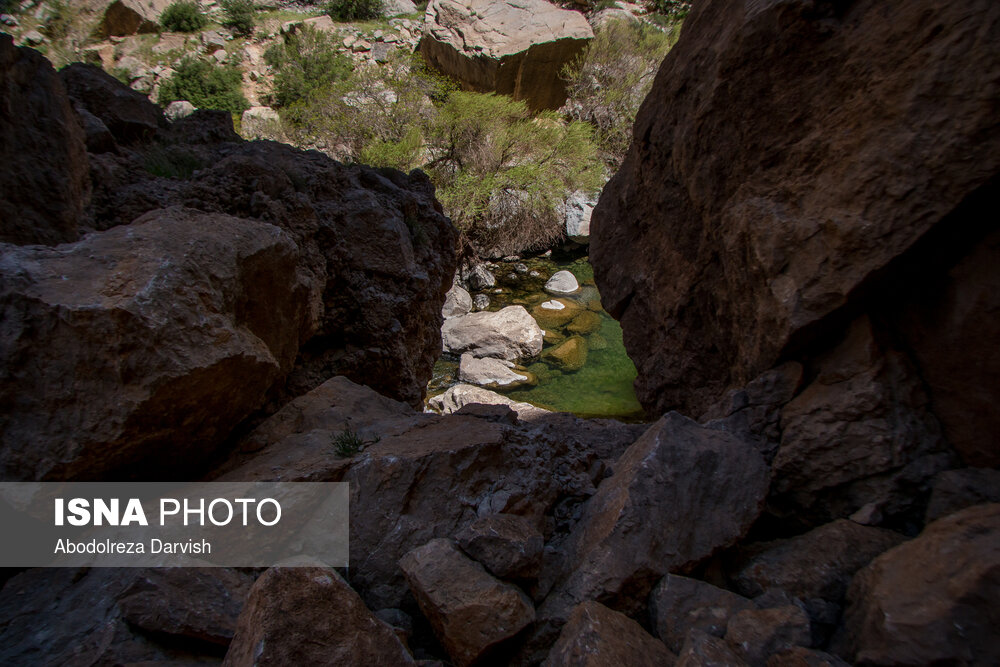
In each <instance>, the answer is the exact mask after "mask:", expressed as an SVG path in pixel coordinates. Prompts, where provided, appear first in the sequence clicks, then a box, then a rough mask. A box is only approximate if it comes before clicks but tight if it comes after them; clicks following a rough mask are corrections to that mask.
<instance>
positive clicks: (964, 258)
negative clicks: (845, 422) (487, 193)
mask: <svg viewBox="0 0 1000 667" xmlns="http://www.w3.org/2000/svg"><path fill="white" fill-rule="evenodd" d="M998 41H1000V6H998V5H997V4H996V3H994V2H990V1H989V0H976V1H972V2H964V3H950V2H942V1H938V0H921V1H920V2H908V3H905V4H904V5H898V6H892V7H890V6H888V5H886V4H885V3H878V2H873V1H858V2H804V1H803V2H798V1H796V2H757V3H743V2H735V1H732V2H725V1H718V2H706V3H697V6H696V7H695V9H694V11H693V12H692V13H691V15H690V17H689V18H688V20H687V21H686V22H685V24H684V29H683V34H682V37H681V39H680V41H679V43H678V44H677V46H676V47H675V48H674V49H673V51H672V52H671V53H670V54H669V55H668V56H667V58H666V59H665V60H664V62H663V64H662V67H661V69H660V71H659V73H658V75H657V78H656V82H655V85H654V86H653V89H652V92H651V93H650V95H649V96H648V98H647V99H646V101H645V102H644V104H643V106H642V108H641V110H640V112H639V116H638V119H637V121H636V125H635V128H634V135H633V142H632V146H631V148H630V151H629V153H628V157H627V159H626V160H625V163H624V165H623V167H622V169H621V170H620V171H619V173H618V174H617V175H616V176H615V177H614V178H613V179H612V181H611V182H610V184H609V185H608V187H607V188H606V189H605V190H604V193H603V196H602V197H601V200H600V203H599V205H598V207H597V209H596V210H595V212H594V216H593V222H592V235H593V236H592V239H593V241H592V246H591V248H592V254H591V259H592V261H593V263H594V266H595V274H596V278H597V283H598V286H599V287H600V289H601V294H602V297H603V301H604V305H605V307H606V308H607V310H608V311H609V312H610V313H612V314H613V315H614V316H615V317H617V318H618V319H620V320H621V323H622V326H623V328H624V331H625V343H626V346H627V348H628V351H629V354H630V356H631V357H632V358H633V360H634V361H635V362H636V365H637V366H638V368H639V379H638V381H637V383H636V388H637V392H638V395H639V399H640V401H641V402H642V403H643V405H644V406H645V407H646V408H647V409H648V410H649V411H650V412H651V413H654V414H662V413H663V412H664V411H665V410H668V409H673V408H676V409H680V410H682V411H683V412H685V413H686V414H691V415H702V414H704V413H705V412H706V411H707V410H708V408H709V406H710V405H712V404H713V403H714V402H715V401H716V400H717V399H718V398H719V397H720V396H721V395H722V394H724V393H725V391H726V390H729V389H732V388H734V387H738V386H741V385H744V384H746V383H747V382H749V381H750V380H752V379H753V378H754V377H756V376H757V375H759V374H760V373H762V372H764V371H766V370H767V369H769V368H771V367H773V366H775V365H776V364H778V363H780V362H783V361H789V360H794V361H798V362H802V363H804V364H805V366H806V368H805V375H804V383H806V384H809V383H812V384H815V383H816V382H819V383H821V384H825V386H831V382H834V381H838V382H839V381H841V380H843V379H844V378H843V377H841V378H830V377H829V372H830V371H824V370H823V366H824V362H823V361H822V357H823V355H826V354H828V353H829V352H830V351H831V350H833V349H835V348H836V347H837V346H838V345H840V344H841V342H842V341H844V340H845V338H846V337H848V333H847V332H848V331H849V330H850V329H851V327H855V326H866V327H870V328H871V337H872V339H873V341H874V344H876V345H877V347H878V348H879V350H880V352H878V353H876V355H875V356H876V357H878V358H875V357H872V358H871V359H870V364H869V365H871V364H882V363H885V360H888V359H897V360H898V363H896V362H892V363H894V364H896V365H897V366H898V367H899V373H902V374H904V375H906V376H907V377H909V378H910V379H909V380H900V381H901V382H902V383H903V384H902V385H900V384H899V382H895V384H896V386H897V388H899V387H902V386H903V385H905V386H906V387H907V389H906V390H905V395H903V393H901V392H902V390H901V389H900V392H897V395H895V396H893V397H891V398H888V399H887V402H886V405H887V406H891V408H890V407H887V408H886V409H892V410H897V408H898V407H899V406H903V407H904V409H905V410H906V411H908V412H911V413H913V414H914V415H915V416H914V417H913V418H914V419H915V420H916V421H926V420H925V419H924V417H923V416H921V415H923V413H924V412H928V411H929V412H930V413H931V414H932V415H933V418H934V419H936V420H937V421H938V422H940V426H941V429H942V431H943V434H944V437H945V439H946V440H947V441H948V442H949V443H950V444H951V445H952V446H954V447H955V448H956V449H957V450H958V452H959V453H960V454H961V456H962V457H963V459H964V460H965V461H966V462H967V463H969V464H978V465H996V464H997V463H1000V422H998V418H997V411H996V410H995V405H996V404H997V400H998V399H1000V383H998V382H997V377H1000V353H998V352H997V347H996V345H995V344H994V341H995V336H996V333H997V327H998V322H1000V302H998V296H997V295H998V292H997V290H996V289H995V286H996V285H997V284H998V281H1000V277H998V272H997V265H998V264H997V237H996V229H997V226H998V222H1000V220H998V218H997V216H996V213H995V211H996V206H997V193H998V189H997V186H998V178H1000V150H998V149H1000V128H998V126H997V122H996V119H997V114H998V110H1000V77H998V75H1000V50H998V49H997V48H996V44H997V43H998ZM860 319H864V320H865V324H863V325H857V324H852V322H855V323H856V322H859V321H860ZM880 359H881V361H880ZM837 372H840V371H837ZM842 372H843V374H844V375H845V377H846V376H847V375H850V374H852V373H854V371H853V370H850V371H849V370H843V371H842ZM824 373H825V375H824ZM803 400H805V399H803ZM824 400H826V399H824ZM833 400H834V401H836V400H837V399H833ZM827 402H828V403H829V401H827ZM800 407H801V406H798V407H796V409H795V414H801V412H800ZM890 421H891V420H890ZM932 421H933V419H932ZM931 428H932V430H933V427H931ZM886 430H887V435H888V436H889V437H897V439H898V437H899V436H900V430H899V429H898V428H895V427H893V426H887V427H886ZM904 430H905V429H904ZM928 437H933V436H928ZM903 439H905V437H903ZM923 441H924V442H927V437H925V438H923ZM900 446H901V445H900ZM897 448H898V447H897ZM894 456H896V459H897V463H898V462H899V456H898V455H894ZM904 456H905V455H904Z"/></svg>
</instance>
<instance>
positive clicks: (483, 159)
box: [427, 92, 604, 256]
mask: <svg viewBox="0 0 1000 667" xmlns="http://www.w3.org/2000/svg"><path fill="white" fill-rule="evenodd" d="M592 134H593V133H592V129H591V128H590V127H589V126H588V125H586V124H584V123H580V122H571V123H564V122H563V121H562V119H561V118H560V117H559V116H558V115H557V114H556V113H554V112H543V113H541V114H539V115H538V116H536V117H532V116H531V113H530V112H529V111H528V107H527V105H526V104H525V103H524V102H515V101H513V100H511V99H510V98H508V97H504V96H502V95H483V94H479V93H469V92H455V93H453V94H452V95H451V96H450V97H449V99H448V101H447V102H446V103H445V104H444V105H442V107H441V108H440V110H439V113H438V114H437V115H436V117H435V118H434V122H433V124H432V126H431V128H430V131H429V143H430V145H431V147H432V148H431V157H432V159H431V161H430V162H429V163H428V165H427V169H428V171H429V172H430V175H431V178H432V180H433V181H434V182H435V185H436V186H437V189H438V190H437V195H438V199H439V200H440V201H441V203H442V205H443V206H444V207H445V209H446V210H447V211H448V214H449V215H450V216H451V218H452V221H453V222H454V223H455V225H456V226H457V227H458V228H459V229H460V230H462V231H463V232H465V233H466V235H467V236H468V237H469V238H470V239H471V240H472V241H473V243H474V245H476V246H477V247H479V248H480V249H482V250H485V251H486V252H487V253H488V254H491V255H494V256H503V255H510V254H514V253H519V252H523V251H525V250H537V249H542V248H545V247H547V246H548V245H550V244H551V243H552V242H553V241H555V240H557V239H558V238H560V237H561V236H562V234H563V227H562V218H561V216H560V215H559V206H560V204H561V203H562V200H563V197H565V195H566V193H568V192H572V191H574V190H583V191H585V192H595V191H596V190H598V189H599V188H600V187H601V184H602V183H603V180H604V177H603V169H602V168H601V165H600V162H599V160H598V157H597V147H596V146H595V144H594V142H593V137H592Z"/></svg>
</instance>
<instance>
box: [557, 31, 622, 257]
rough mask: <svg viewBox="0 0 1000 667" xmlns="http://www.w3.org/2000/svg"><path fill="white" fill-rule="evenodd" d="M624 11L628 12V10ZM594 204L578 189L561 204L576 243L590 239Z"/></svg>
mask: <svg viewBox="0 0 1000 667" xmlns="http://www.w3.org/2000/svg"><path fill="white" fill-rule="evenodd" d="M624 13H625V14H628V12H624ZM628 15H629V16H632V15H631V14H628ZM632 18H633V19H634V18H635V17H634V16H633V17H632ZM596 205H597V198H596V197H588V196H587V195H586V194H584V193H583V192H580V191H579V190H577V191H576V192H574V193H573V194H571V195H570V196H569V197H567V199H566V202H565V203H564V204H563V205H562V214H563V219H564V220H565V226H566V236H568V237H570V238H571V239H573V240H574V241H576V242H578V243H587V242H588V241H589V240H590V217H591V215H592V214H593V213H594V206H596Z"/></svg>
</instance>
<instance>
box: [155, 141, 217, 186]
mask: <svg viewBox="0 0 1000 667" xmlns="http://www.w3.org/2000/svg"><path fill="white" fill-rule="evenodd" d="M204 166H205V165H204V164H203V163H202V162H201V160H199V159H198V157H197V156H196V155H193V154H192V153H189V152H187V151H185V150H183V149H182V148H179V147H177V146H167V145H163V144H152V145H151V146H149V147H148V148H147V149H146V152H145V155H143V168H145V170H146V171H148V172H149V173H151V174H153V175H154V176H159V177H161V178H172V179H177V180H187V179H189V178H191V176H192V174H194V172H196V171H197V170H199V169H201V168H202V167H204Z"/></svg>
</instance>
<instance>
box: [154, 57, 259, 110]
mask: <svg viewBox="0 0 1000 667" xmlns="http://www.w3.org/2000/svg"><path fill="white" fill-rule="evenodd" d="M175 69H176V71H175V72H174V74H173V76H171V77H170V78H169V79H167V80H166V81H165V82H164V83H163V85H162V86H160V97H159V102H160V106H164V107H165V106H167V105H168V104H170V103H171V102H176V101H177V100H187V101H188V102H190V103H191V104H193V105H195V106H196V107H198V108H199V109H221V110H222V111H228V112H230V113H242V112H243V111H244V110H246V109H249V108H250V103H249V102H247V99H246V97H244V96H243V92H242V89H241V82H242V75H241V74H240V71H239V70H238V69H236V68H235V67H217V66H214V65H211V64H209V63H207V62H205V61H203V60H196V59H194V58H185V59H184V60H182V61H181V62H180V64H178V65H177V67H176V68H175Z"/></svg>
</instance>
